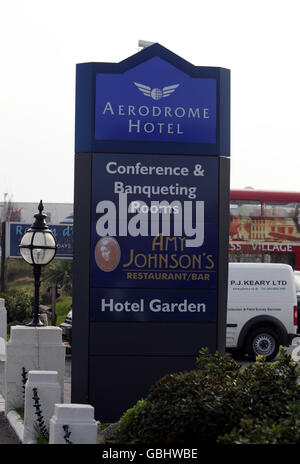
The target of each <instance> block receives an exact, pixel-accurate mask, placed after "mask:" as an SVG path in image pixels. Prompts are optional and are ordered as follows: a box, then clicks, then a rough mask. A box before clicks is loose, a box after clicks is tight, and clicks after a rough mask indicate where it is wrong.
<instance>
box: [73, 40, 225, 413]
mask: <svg viewBox="0 0 300 464" xmlns="http://www.w3.org/2000/svg"><path fill="white" fill-rule="evenodd" d="M76 85H77V90H76V92H77V93H76V147H75V151H76V154H75V195H74V224H75V227H74V269H73V275H74V282H73V292H74V293H73V331H72V363H73V365H72V402H77V403H79V402H88V403H90V404H93V406H94V407H95V414H96V417H97V418H99V419H101V420H105V421H114V420H118V419H119V418H120V416H121V414H122V413H123V412H124V411H125V410H126V409H127V408H129V407H131V406H133V405H134V404H135V403H136V401H137V400H138V399H140V398H142V397H145V396H146V395H147V393H148V391H149V387H150V386H151V384H153V383H154V382H155V381H156V380H158V379H159V378H160V377H161V376H162V375H164V374H166V373H168V372H174V371H180V370H184V369H189V368H193V367H195V359H196V356H197V355H198V353H199V350H200V348H201V347H208V348H209V349H210V351H211V352H214V351H215V350H219V351H221V352H223V351H224V350H225V331H226V310H227V267H228V222H229V154H230V148H229V132H230V124H229V111H230V97H229V87H230V76H229V70H226V69H222V68H205V67H196V66H193V65H192V64H190V63H188V62H186V61H185V60H183V59H182V58H180V57H178V56H177V55H174V54H173V53H172V52H170V51H169V50H167V49H165V48H164V47H162V46H161V45H159V44H154V45H151V46H149V47H147V48H146V49H144V50H143V51H141V52H139V53H138V54H136V55H134V56H132V57H130V58H128V59H127V60H125V61H122V62H121V63H119V64H109V63H86V64H80V65H77V84H76Z"/></svg>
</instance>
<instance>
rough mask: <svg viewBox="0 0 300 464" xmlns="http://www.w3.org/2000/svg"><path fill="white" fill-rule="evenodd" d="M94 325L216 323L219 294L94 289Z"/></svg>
mask: <svg viewBox="0 0 300 464" xmlns="http://www.w3.org/2000/svg"><path fill="white" fill-rule="evenodd" d="M90 298H91V314H90V317H91V321H94V322H215V321H216V318H217V292H216V291H215V290H211V291H202V292H201V291H190V292H189V293H187V292H185V291H184V290H159V292H157V291H155V290H149V291H147V292H145V290H143V289H121V288H120V289H111V288H110V289H108V288H93V289H91V295H90Z"/></svg>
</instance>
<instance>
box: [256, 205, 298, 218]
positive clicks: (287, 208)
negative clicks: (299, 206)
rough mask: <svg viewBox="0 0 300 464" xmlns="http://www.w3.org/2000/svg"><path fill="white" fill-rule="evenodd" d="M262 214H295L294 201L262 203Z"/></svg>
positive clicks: (275, 215) (291, 215)
mask: <svg viewBox="0 0 300 464" xmlns="http://www.w3.org/2000/svg"><path fill="white" fill-rule="evenodd" d="M263 208H264V216H268V217H290V218H293V217H295V215H296V203H272V202H269V203H264V205H263Z"/></svg>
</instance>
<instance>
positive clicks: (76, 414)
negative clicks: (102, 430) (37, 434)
mask: <svg viewBox="0 0 300 464" xmlns="http://www.w3.org/2000/svg"><path fill="white" fill-rule="evenodd" d="M97 431H98V425H97V422H96V421H95V419H94V408H93V406H91V405H89V404H56V405H55V409H54V416H53V417H52V418H51V419H50V436H49V444H50V445H54V444H67V443H68V440H69V441H70V442H72V443H73V444H96V443H97Z"/></svg>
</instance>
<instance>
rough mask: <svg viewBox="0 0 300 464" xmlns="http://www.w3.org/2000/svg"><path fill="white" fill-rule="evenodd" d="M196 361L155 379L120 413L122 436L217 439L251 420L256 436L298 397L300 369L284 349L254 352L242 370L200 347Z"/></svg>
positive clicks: (154, 440) (159, 440)
mask: <svg viewBox="0 0 300 464" xmlns="http://www.w3.org/2000/svg"><path fill="white" fill-rule="evenodd" d="M197 366H198V369H195V370H192V371H188V372H180V373H176V374H168V375H166V376H164V377H163V378H161V379H160V380H159V381H158V382H156V383H155V384H154V385H153V386H152V387H151V390H150V394H149V395H148V397H147V398H146V399H145V400H143V402H142V404H140V405H138V404H137V405H136V407H134V408H132V410H129V411H127V412H128V414H127V413H125V414H124V415H123V417H122V418H121V421H120V429H121V430H122V435H121V436H120V437H122V438H123V439H124V441H125V442H131V443H151V444H164V445H170V444H174V443H176V444H183V443H189V442H192V443H200V442H205V443H209V442H210V443H216V442H217V440H218V437H222V436H226V437H227V438H226V439H228V440H233V441H234V440H235V439H238V438H237V437H241V439H242V438H243V436H244V435H243V430H246V425H247V424H248V427H249V424H250V426H252V428H253V429H254V432H255V433H254V432H253V437H252V438H251V439H254V438H255V436H256V435H255V434H257V436H259V432H258V431H259V428H260V427H264V426H266V424H271V425H270V427H273V424H274V423H276V424H277V423H278V421H279V420H283V419H286V420H288V418H289V417H290V414H289V408H290V404H293V403H295V404H297V403H299V399H300V393H299V386H298V385H297V376H298V369H297V366H296V363H293V362H292V361H291V357H290V356H289V355H287V354H286V353H285V352H284V351H283V350H281V351H280V356H279V359H278V361H276V362H274V363H267V362H266V361H265V360H264V359H263V358H258V359H257V362H256V363H255V364H252V365H250V366H249V367H248V368H246V369H245V370H244V371H242V370H241V369H240V366H239V364H238V363H236V361H234V360H233V359H231V358H230V356H229V355H220V354H219V353H216V354H214V355H209V353H208V352H207V350H202V352H201V354H200V356H199V358H198V359H197ZM242 419H243V420H244V422H241V420H242ZM254 419H255V420H256V421H257V422H255V421H254ZM245 421H246V422H245ZM247 421H248V422H247ZM270 421H271V422H270ZM241 424H242V426H241ZM282 425H283V423H280V424H279V423H278V425H276V427H277V426H278V427H279V429H280V427H282ZM240 427H242V428H241V429H240ZM293 427H294V426H293ZM279 429H278V430H277V433H279V434H280V433H281V431H280V430H281V429H280V430H279ZM233 430H235V432H233ZM231 433H233V434H235V435H230V434H231ZM274 433H275V432H274ZM291 433H292V432H291ZM228 437H229V438H228ZM220 439H221V438H220ZM127 440H128V441H127ZM224 440H225V438H224Z"/></svg>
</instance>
